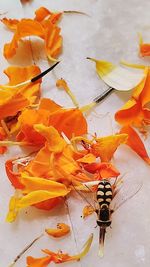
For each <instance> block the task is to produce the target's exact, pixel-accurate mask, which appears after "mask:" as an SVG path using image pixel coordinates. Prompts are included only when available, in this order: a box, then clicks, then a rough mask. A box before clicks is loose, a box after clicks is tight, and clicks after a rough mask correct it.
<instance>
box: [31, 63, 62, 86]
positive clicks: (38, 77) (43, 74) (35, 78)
mask: <svg viewBox="0 0 150 267" xmlns="http://www.w3.org/2000/svg"><path fill="white" fill-rule="evenodd" d="M59 63H60V61H58V62H56V63H55V64H54V65H53V66H51V67H50V68H48V69H47V70H45V71H43V72H42V73H40V74H39V75H37V76H36V77H34V78H32V79H31V82H32V83H34V82H36V81H37V80H39V79H41V78H42V77H43V76H45V75H46V74H47V73H48V72H50V71H51V70H53V69H54V68H55V67H56V66H57V65H58V64H59Z"/></svg>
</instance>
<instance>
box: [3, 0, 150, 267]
mask: <svg viewBox="0 0 150 267" xmlns="http://www.w3.org/2000/svg"><path fill="white" fill-rule="evenodd" d="M41 3H42V5H44V6H46V7H48V8H49V9H52V10H80V11H83V12H86V13H88V14H89V16H83V15H75V14H74V15H73V14H72V15H69V14H68V15H64V17H63V19H62V21H61V22H60V25H61V27H62V34H63V38H64V48H63V53H62V55H61V57H60V58H61V60H62V62H61V64H60V65H59V66H58V67H57V69H56V70H55V71H53V73H52V74H49V75H48V76H47V77H45V78H44V79H43V84H42V88H43V95H44V96H49V97H51V98H52V99H54V100H56V101H58V103H60V104H63V105H65V106H71V105H72V103H71V101H70V99H69V98H68V97H67V96H66V95H65V93H64V92H63V91H57V90H56V89H55V81H56V79H57V78H60V77H63V78H64V79H66V80H67V81H68V83H69V85H70V87H71V88H72V90H73V92H74V93H75V95H76V96H77V99H78V100H79V103H80V105H85V104H88V103H89V102H90V101H91V100H92V99H93V98H94V97H95V96H97V95H98V94H99V93H100V92H102V91H103V90H104V89H105V88H106V86H105V85H104V84H103V83H102V82H101V81H100V79H99V78H98V76H97V75H96V72H95V68H94V64H93V63H92V62H89V61H88V60H86V57H87V56H89V57H95V58H99V59H106V60H109V61H112V62H114V63H117V62H118V61H119V60H120V59H126V60H128V61H131V62H132V61H133V62H142V60H140V59H139V58H138V53H137V48H138V42H137V32H138V31H144V34H145V38H147V39H146V40H147V41H148V40H149V41H150V28H149V10H150V1H149V0H144V1H140V0H132V1H131V0H126V1H123V0H122V1H120V0H115V1H112V0H105V1H103V0H43V1H41V0H33V1H31V2H30V4H26V5H24V6H23V8H22V6H21V4H20V1H19V0H13V1H12V0H1V1H0V13H3V12H8V13H7V14H6V15H7V16H8V17H11V18H13V17H15V18H21V17H33V13H34V10H35V9H36V8H38V7H40V6H41ZM1 17H3V16H1ZM0 36H1V37H0V40H1V41H0V48H1V52H2V48H3V45H4V43H5V42H8V41H9V40H10V39H11V36H12V34H11V32H9V31H7V30H6V28H5V27H4V26H3V25H2V24H0ZM148 37H149V39H148ZM31 47H32V50H31ZM42 47H43V46H42V41H39V40H38V41H37V40H36V39H35V38H34V40H32V45H31V46H30V43H29V42H28V41H26V42H25V44H21V45H19V49H18V50H17V55H16V56H15V57H14V58H13V59H12V60H10V61H9V63H7V61H6V60H4V58H3V57H2V53H1V60H0V73H1V81H0V82H1V83H4V81H6V78H5V76H4V75H3V74H2V73H3V69H4V68H6V67H7V66H8V65H9V64H15V65H17V64H19V65H28V64H31V63H33V62H36V64H38V65H39V66H40V67H41V69H42V70H44V69H46V68H47V66H48V64H47V61H46V58H45V56H44V53H43V50H42ZM32 58H33V59H32ZM145 62H147V64H148V63H149V62H148V61H145ZM129 94H130V93H114V94H112V95H111V96H109V97H108V98H107V99H106V101H104V102H103V103H101V104H100V105H99V106H97V107H96V109H95V111H93V112H92V113H91V114H90V115H89V117H88V122H89V131H90V133H94V132H97V133H98V134H99V135H101V136H102V135H104V134H111V133H112V132H115V131H116V129H118V126H117V124H116V123H115V122H114V120H113V114H114V112H115V111H116V110H117V109H118V108H119V107H120V106H121V105H122V103H124V102H125V100H126V99H128V97H129ZM149 140H150V139H149V138H148V139H147V140H146V142H145V143H146V145H147V148H149ZM149 150H150V149H149ZM18 154H19V155H21V154H22V152H21V151H20V150H19V149H17V148H13V149H10V150H9V153H7V155H5V156H3V157H1V179H0V207H1V208H0V230H1V234H0V266H3V267H7V266H8V265H9V264H10V263H11V261H12V260H13V259H14V257H15V256H16V255H17V254H18V253H19V252H20V251H21V250H22V249H23V248H24V247H25V245H27V244H28V243H30V241H32V240H33V239H34V238H35V237H36V236H38V235H39V234H40V233H41V232H43V231H44V229H45V227H51V226H52V227H54V226H55V225H56V224H57V222H67V223H68V224H70V225H71V224H72V227H73V231H72V234H71V235H70V236H68V237H65V238H64V239H62V240H58V241H55V240H53V239H50V238H49V237H47V236H45V237H44V238H42V239H41V240H40V241H39V242H37V243H36V245H35V246H34V247H32V249H31V250H30V253H29V252H28V253H27V255H28V254H31V255H33V256H37V257H38V256H40V255H42V254H41V253H40V249H41V248H49V249H52V250H57V249H62V250H63V251H66V252H70V253H71V254H73V253H75V252H77V251H80V249H81V247H82V244H83V243H84V241H85V240H86V239H87V237H88V235H89V234H90V233H91V232H93V233H94V241H93V244H92V248H91V250H90V252H89V254H88V255H87V256H86V257H85V258H84V259H83V260H82V261H81V262H78V263H68V264H62V265H61V266H69V267H73V266H75V267H79V266H82V267H84V266H86V267H91V266H94V267H97V266H103V267H112V266H115V267H141V266H143V267H149V266H150V253H149V249H150V227H149V225H150V209H149V201H150V196H149V192H150V180H149V179H150V167H149V166H147V165H146V164H145V163H144V162H143V161H142V160H141V159H140V158H139V157H138V156H137V155H136V154H135V153H133V152H131V150H130V149H129V148H127V147H125V146H122V147H121V148H120V149H118V151H117V153H116V154H115V157H114V162H115V164H116V166H117V168H118V169H119V170H120V171H121V173H122V174H124V173H125V172H127V174H126V176H127V177H128V178H131V179H133V182H135V178H136V177H139V178H141V180H142V181H143V187H142V189H141V191H140V192H139V193H138V194H137V195H136V196H135V197H134V198H132V199H131V200H130V201H129V202H127V203H126V204H125V205H124V206H122V207H121V208H120V209H119V210H118V211H117V212H116V213H115V214H114V216H113V223H112V229H109V230H108V233H107V236H106V246H105V257H104V258H103V259H100V258H99V257H98V228H94V227H95V226H96V222H95V216H94V215H93V216H91V217H89V218H87V219H86V220H85V221H83V219H82V218H81V217H80V216H81V213H82V208H83V206H84V205H85V204H86V203H85V202H84V201H83V200H82V199H81V198H80V197H79V196H78V195H74V196H72V197H70V199H69V200H68V205H69V213H70V217H69V215H68V210H67V208H64V209H61V210H59V212H58V210H56V211H55V212H52V213H48V212H42V211H39V210H36V209H33V208H32V209H31V208H30V209H27V213H26V211H25V210H23V211H22V212H21V213H20V215H19V217H18V219H17V221H16V222H15V223H13V224H6V223H5V216H6V213H7V209H8V202H9V198H10V195H11V194H13V191H14V190H13V188H12V187H11V185H10V183H9V182H8V180H7V178H6V174H5V170H4V162H5V160H6V158H11V157H12V156H15V155H18ZM58 214H59V215H58ZM70 218H71V221H70ZM74 240H75V241H74ZM23 266H26V265H25V256H23V257H22V259H21V260H20V261H18V263H17V264H16V267H23ZM51 266H54V265H53V264H52V265H51Z"/></svg>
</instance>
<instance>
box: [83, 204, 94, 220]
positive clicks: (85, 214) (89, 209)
mask: <svg viewBox="0 0 150 267" xmlns="http://www.w3.org/2000/svg"><path fill="white" fill-rule="evenodd" d="M94 211H95V210H94V209H93V207H92V206H90V205H87V206H85V207H84V209H83V211H82V214H83V218H86V217H88V216H89V215H91V214H93V212H94Z"/></svg>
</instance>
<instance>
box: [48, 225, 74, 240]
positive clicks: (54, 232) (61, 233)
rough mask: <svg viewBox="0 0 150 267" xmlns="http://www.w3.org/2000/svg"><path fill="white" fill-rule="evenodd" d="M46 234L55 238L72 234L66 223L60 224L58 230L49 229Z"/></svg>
mask: <svg viewBox="0 0 150 267" xmlns="http://www.w3.org/2000/svg"><path fill="white" fill-rule="evenodd" d="M45 232H46V233H47V234H48V235H50V236H53V237H62V236H65V235H67V234H68V233H70V227H69V226H68V225H67V224H65V223H58V224H57V229H52V228H48V229H45Z"/></svg>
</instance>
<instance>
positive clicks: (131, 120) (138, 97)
mask: <svg viewBox="0 0 150 267" xmlns="http://www.w3.org/2000/svg"><path fill="white" fill-rule="evenodd" d="M128 65H130V64H128ZM130 66H131V67H132V64H131V65H130ZM133 67H134V68H144V67H143V66H138V65H133ZM149 86H150V69H149V68H147V67H145V78H144V79H143V81H142V82H141V83H140V84H139V85H138V86H137V87H136V88H135V89H134V91H133V93H132V96H131V99H130V100H129V101H128V102H127V103H126V104H125V105H124V106H123V107H122V109H120V110H119V111H117V112H116V114H115V119H116V121H117V122H119V123H120V124H121V125H131V126H135V127H138V128H142V127H143V126H144V125H145V124H150V110H149V108H147V104H148V103H149V102H150V90H149Z"/></svg>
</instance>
